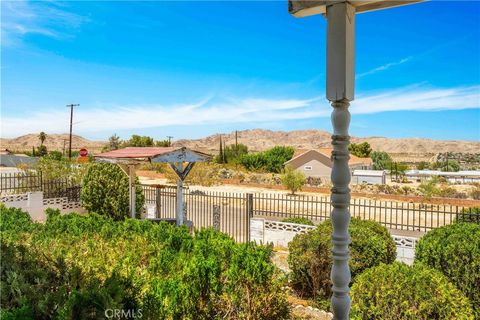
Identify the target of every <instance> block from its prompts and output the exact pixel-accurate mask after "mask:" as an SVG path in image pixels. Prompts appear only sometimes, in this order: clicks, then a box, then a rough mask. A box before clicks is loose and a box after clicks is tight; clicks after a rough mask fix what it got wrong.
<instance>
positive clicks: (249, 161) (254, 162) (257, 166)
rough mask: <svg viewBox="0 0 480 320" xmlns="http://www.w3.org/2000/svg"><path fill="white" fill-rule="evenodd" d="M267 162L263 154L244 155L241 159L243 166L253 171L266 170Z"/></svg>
mask: <svg viewBox="0 0 480 320" xmlns="http://www.w3.org/2000/svg"><path fill="white" fill-rule="evenodd" d="M266 162H267V161H266V159H265V156H264V155H263V153H261V152H259V153H249V154H244V155H243V156H241V157H240V159H239V163H240V164H241V165H243V166H244V167H245V168H246V169H248V170H252V171H259V170H264V168H265V166H266Z"/></svg>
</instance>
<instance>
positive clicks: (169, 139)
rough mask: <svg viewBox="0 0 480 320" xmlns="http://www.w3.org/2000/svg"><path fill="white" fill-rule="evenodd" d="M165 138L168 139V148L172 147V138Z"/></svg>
mask: <svg viewBox="0 0 480 320" xmlns="http://www.w3.org/2000/svg"><path fill="white" fill-rule="evenodd" d="M167 138H168V146H169V147H170V146H171V145H172V139H173V137H172V136H167Z"/></svg>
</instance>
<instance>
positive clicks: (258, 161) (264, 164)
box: [239, 146, 295, 173]
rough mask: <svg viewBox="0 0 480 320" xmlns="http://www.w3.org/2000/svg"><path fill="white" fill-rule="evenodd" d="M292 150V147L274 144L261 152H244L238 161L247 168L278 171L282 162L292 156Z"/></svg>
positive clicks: (281, 167)
mask: <svg viewBox="0 0 480 320" xmlns="http://www.w3.org/2000/svg"><path fill="white" fill-rule="evenodd" d="M294 152H295V150H294V149H293V148H292V147H284V146H275V147H273V148H271V149H268V150H266V151H263V152H258V153H249V154H244V155H243V156H241V157H240V159H239V163H240V164H241V165H243V166H244V167H245V168H247V169H248V170H264V171H267V172H272V173H280V172H281V171H282V169H283V164H284V163H285V162H286V161H288V160H290V159H291V158H292V157H293V154H294Z"/></svg>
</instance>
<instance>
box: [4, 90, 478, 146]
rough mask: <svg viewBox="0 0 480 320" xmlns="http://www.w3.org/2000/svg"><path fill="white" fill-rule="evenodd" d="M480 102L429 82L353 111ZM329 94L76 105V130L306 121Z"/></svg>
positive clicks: (54, 118) (52, 126)
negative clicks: (167, 102)
mask: <svg viewBox="0 0 480 320" xmlns="http://www.w3.org/2000/svg"><path fill="white" fill-rule="evenodd" d="M479 107H480V86H473V87H459V88H447V89H437V88H428V87H425V86H415V87H408V88H403V89H399V90H394V91H387V92H379V93H372V94H364V95H362V96H359V98H358V99H357V100H355V101H353V102H352V105H351V112H352V113H353V114H368V113H378V112H385V111H405V110H411V111H434V110H455V109H470V108H479ZM330 112H331V107H330V105H329V103H328V102H327V101H325V99H324V98H323V97H315V98H312V99H260V98H244V99H234V98H228V99H225V98H218V97H213V98H208V99H204V100H202V101H200V102H198V103H192V104H184V105H143V106H111V107H108V108H88V109H87V108H86V106H80V107H79V108H77V109H76V110H75V122H76V123H77V124H76V126H75V132H77V133H80V134H88V133H94V132H106V133H108V132H118V131H121V130H132V131H136V130H140V129H145V128H154V127H164V126H181V125H205V124H207V125H209V124H211V125H219V124H228V123H232V124H233V123H265V122H281V121H286V120H304V119H312V118H318V117H327V116H329V115H330ZM68 116H69V114H68V112H64V111H63V110H62V111H59V110H45V111H44V112H41V113H40V112H35V113H33V112H32V113H31V114H30V115H28V116H25V117H18V116H3V117H2V121H1V124H2V135H3V136H4V137H13V136H18V135H21V134H25V133H29V132H39V131H48V132H49V133H63V132H66V131H67V130H68Z"/></svg>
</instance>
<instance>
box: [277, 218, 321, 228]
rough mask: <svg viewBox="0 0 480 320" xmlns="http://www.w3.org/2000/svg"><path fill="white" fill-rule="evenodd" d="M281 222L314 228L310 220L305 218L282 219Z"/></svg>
mask: <svg viewBox="0 0 480 320" xmlns="http://www.w3.org/2000/svg"><path fill="white" fill-rule="evenodd" d="M282 222H288V223H297V224H305V225H307V226H314V223H313V222H312V221H311V220H309V219H307V218H303V217H294V218H287V219H283V220H282Z"/></svg>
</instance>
